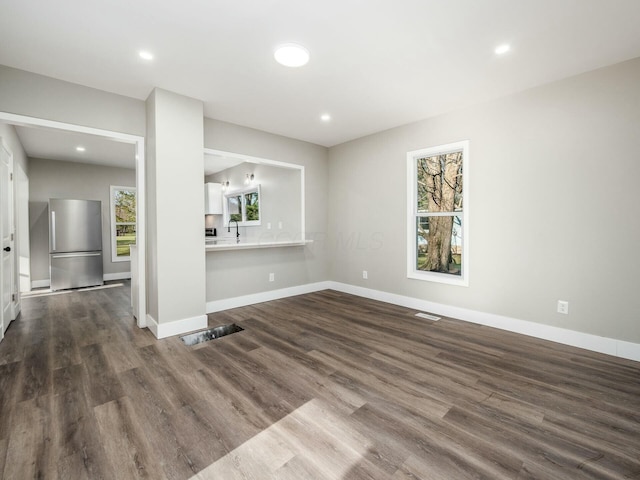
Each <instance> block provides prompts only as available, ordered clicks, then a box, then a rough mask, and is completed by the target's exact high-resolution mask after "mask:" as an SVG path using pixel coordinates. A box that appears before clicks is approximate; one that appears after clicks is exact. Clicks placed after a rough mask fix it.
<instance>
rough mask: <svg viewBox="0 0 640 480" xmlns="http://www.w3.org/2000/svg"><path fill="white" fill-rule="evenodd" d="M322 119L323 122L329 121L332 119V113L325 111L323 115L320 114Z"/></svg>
mask: <svg viewBox="0 0 640 480" xmlns="http://www.w3.org/2000/svg"><path fill="white" fill-rule="evenodd" d="M320 120H322V121H323V122H329V121H330V120H331V115H329V114H328V113H323V114H322V115H320Z"/></svg>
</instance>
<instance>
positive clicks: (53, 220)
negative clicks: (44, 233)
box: [51, 210, 56, 252]
mask: <svg viewBox="0 0 640 480" xmlns="http://www.w3.org/2000/svg"><path fill="white" fill-rule="evenodd" d="M55 250H56V212H55V211H53V210H52V211H51V251H54V252H55Z"/></svg>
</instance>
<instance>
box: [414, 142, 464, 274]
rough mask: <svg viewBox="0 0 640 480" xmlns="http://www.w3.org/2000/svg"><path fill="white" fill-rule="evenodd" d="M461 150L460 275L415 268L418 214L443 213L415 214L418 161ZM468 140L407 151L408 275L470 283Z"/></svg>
mask: <svg viewBox="0 0 640 480" xmlns="http://www.w3.org/2000/svg"><path fill="white" fill-rule="evenodd" d="M459 151H462V198H463V208H462V212H460V216H461V217H462V259H461V272H460V275H452V274H448V273H442V272H425V271H422V270H417V268H416V265H417V256H418V251H417V250H418V245H417V240H416V239H417V232H416V224H417V218H418V217H430V216H437V215H442V214H438V213H432V214H424V213H418V170H417V165H418V160H419V159H421V158H425V157H432V156H435V155H443V154H446V153H452V152H459ZM469 163H470V162H469V141H468V140H464V141H460V142H455V143H448V144H446V145H438V146H435V147H429V148H423V149H421V150H414V151H412V152H407V277H408V278H411V279H415V280H425V281H430V282H438V283H444V284H448V285H458V286H464V287H468V286H469V204H470V202H469Z"/></svg>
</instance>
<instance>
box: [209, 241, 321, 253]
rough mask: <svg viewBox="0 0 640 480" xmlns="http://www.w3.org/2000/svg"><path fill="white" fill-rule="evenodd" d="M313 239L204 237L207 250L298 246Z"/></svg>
mask: <svg viewBox="0 0 640 480" xmlns="http://www.w3.org/2000/svg"><path fill="white" fill-rule="evenodd" d="M312 242H313V240H253V239H251V240H243V239H242V238H240V239H239V241H236V240H235V239H234V238H229V237H206V238H205V250H206V251H207V252H214V251H223V250H243V249H249V248H277V247H299V246H304V245H307V244H309V243H312Z"/></svg>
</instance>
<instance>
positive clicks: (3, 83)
mask: <svg viewBox="0 0 640 480" xmlns="http://www.w3.org/2000/svg"><path fill="white" fill-rule="evenodd" d="M0 111H2V112H9V113H15V114H19V115H27V116H30V117H36V118H44V119H47V120H55V121H58V122H67V123H72V124H76V125H84V126H87V127H94V128H102V129H105V130H112V131H114V132H122V133H129V134H132V135H144V134H145V103H144V102H143V101H142V100H137V99H134V98H130V97H124V96H122V95H116V94H114V93H108V92H105V91H102V90H97V89H95V88H89V87H85V86H83V85H78V84H75V83H69V82H64V81H62V80H56V79H54V78H51V77H45V76H42V75H37V74H35V73H31V72H25V71H24V70H17V69H15V68H10V67H6V66H4V65H0Z"/></svg>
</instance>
